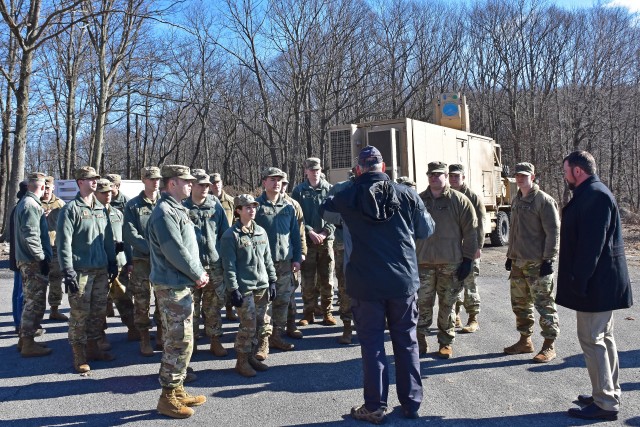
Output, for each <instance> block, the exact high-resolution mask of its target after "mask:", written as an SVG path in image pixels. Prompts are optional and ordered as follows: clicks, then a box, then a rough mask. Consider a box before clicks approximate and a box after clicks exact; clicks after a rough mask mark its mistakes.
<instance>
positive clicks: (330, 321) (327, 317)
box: [322, 312, 338, 326]
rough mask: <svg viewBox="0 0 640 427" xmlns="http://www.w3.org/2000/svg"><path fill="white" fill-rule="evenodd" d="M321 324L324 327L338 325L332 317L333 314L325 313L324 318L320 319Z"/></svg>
mask: <svg viewBox="0 0 640 427" xmlns="http://www.w3.org/2000/svg"><path fill="white" fill-rule="evenodd" d="M322 324H323V325H326V326H335V325H337V324H338V321H337V320H336V318H335V317H333V314H331V312H329V313H325V315H324V317H323V318H322Z"/></svg>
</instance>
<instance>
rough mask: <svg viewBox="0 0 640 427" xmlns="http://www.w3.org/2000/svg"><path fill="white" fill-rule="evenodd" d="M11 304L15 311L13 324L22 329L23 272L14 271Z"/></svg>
mask: <svg viewBox="0 0 640 427" xmlns="http://www.w3.org/2000/svg"><path fill="white" fill-rule="evenodd" d="M11 305H12V311H13V324H14V325H15V327H16V329H20V322H21V321H22V306H23V294H22V274H21V273H20V272H19V271H14V272H13V294H12V296H11Z"/></svg>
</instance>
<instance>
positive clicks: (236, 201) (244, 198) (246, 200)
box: [233, 194, 259, 208]
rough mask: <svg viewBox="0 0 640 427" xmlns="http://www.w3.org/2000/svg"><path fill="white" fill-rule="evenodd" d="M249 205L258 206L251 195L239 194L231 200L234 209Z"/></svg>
mask: <svg viewBox="0 0 640 427" xmlns="http://www.w3.org/2000/svg"><path fill="white" fill-rule="evenodd" d="M249 205H253V206H255V207H257V206H258V205H259V203H258V202H256V200H255V199H254V198H253V196H252V195H251V194H239V195H237V196H236V197H234V198H233V206H235V207H236V208H238V207H243V206H249Z"/></svg>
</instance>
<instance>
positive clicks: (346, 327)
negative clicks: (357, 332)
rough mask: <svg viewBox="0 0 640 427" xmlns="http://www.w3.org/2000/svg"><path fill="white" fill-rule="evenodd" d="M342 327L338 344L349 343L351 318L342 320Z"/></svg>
mask: <svg viewBox="0 0 640 427" xmlns="http://www.w3.org/2000/svg"><path fill="white" fill-rule="evenodd" d="M342 323H343V325H344V328H343V329H342V336H341V337H339V338H338V343H339V344H351V334H352V330H351V320H345V321H344V322H342Z"/></svg>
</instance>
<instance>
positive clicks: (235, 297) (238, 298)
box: [231, 289, 244, 307]
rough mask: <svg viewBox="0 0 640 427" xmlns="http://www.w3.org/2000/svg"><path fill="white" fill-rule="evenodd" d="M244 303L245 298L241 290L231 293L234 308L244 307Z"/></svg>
mask: <svg viewBox="0 0 640 427" xmlns="http://www.w3.org/2000/svg"><path fill="white" fill-rule="evenodd" d="M243 301H244V297H243V296H242V294H241V293H240V291H239V290H237V289H234V290H233V291H232V292H231V304H232V305H233V306H234V307H242V302H243Z"/></svg>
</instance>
